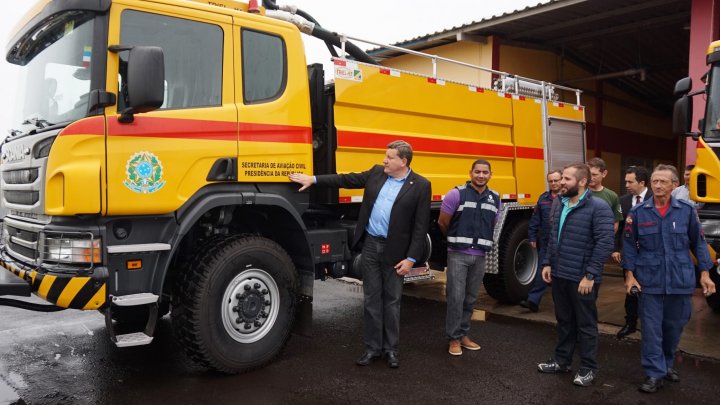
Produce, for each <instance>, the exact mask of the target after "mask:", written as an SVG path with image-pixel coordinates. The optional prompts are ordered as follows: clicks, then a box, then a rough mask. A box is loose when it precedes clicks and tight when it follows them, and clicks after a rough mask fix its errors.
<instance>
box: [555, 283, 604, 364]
mask: <svg viewBox="0 0 720 405" xmlns="http://www.w3.org/2000/svg"><path fill="white" fill-rule="evenodd" d="M578 284H579V283H578V282H575V281H570V280H566V279H562V278H557V277H555V278H553V279H552V296H553V301H555V318H556V319H557V334H558V343H557V346H556V347H555V361H556V362H557V363H558V364H560V365H561V366H569V365H571V364H572V360H573V353H574V352H575V344H576V342H579V343H580V351H579V354H580V367H581V368H586V369H590V370H594V371H595V370H597V369H598V364H597V349H598V328H597V307H596V305H595V301H596V300H597V293H598V288H599V285H598V284H597V283H595V285H594V286H593V290H592V293H590V294H588V295H580V293H578Z"/></svg>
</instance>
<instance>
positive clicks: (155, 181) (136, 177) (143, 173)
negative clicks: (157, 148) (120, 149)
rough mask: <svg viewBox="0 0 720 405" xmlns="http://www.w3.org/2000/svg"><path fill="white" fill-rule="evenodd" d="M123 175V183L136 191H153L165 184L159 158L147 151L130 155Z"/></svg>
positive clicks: (143, 192)
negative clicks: (124, 176)
mask: <svg viewBox="0 0 720 405" xmlns="http://www.w3.org/2000/svg"><path fill="white" fill-rule="evenodd" d="M125 175H126V178H125V181H123V184H124V185H125V187H127V188H129V189H130V190H132V191H134V192H136V193H142V194H149V193H154V192H156V191H158V190H160V189H161V188H162V187H163V186H164V185H165V180H163V179H162V175H163V167H162V163H161V162H160V159H158V158H157V156H155V155H154V154H152V153H150V152H147V151H142V152H137V153H135V154H133V155H132V156H130V159H128V161H127V165H126V166H125Z"/></svg>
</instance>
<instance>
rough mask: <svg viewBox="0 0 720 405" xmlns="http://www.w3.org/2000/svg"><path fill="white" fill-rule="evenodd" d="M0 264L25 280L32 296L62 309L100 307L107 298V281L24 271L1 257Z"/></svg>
mask: <svg viewBox="0 0 720 405" xmlns="http://www.w3.org/2000/svg"><path fill="white" fill-rule="evenodd" d="M0 266H2V267H4V268H6V269H7V270H10V271H11V272H12V273H13V274H15V275H16V276H18V277H20V278H22V279H23V280H25V281H27V282H28V283H29V284H30V285H31V288H32V291H33V293H35V295H37V296H38V297H40V298H42V299H44V300H46V301H48V302H50V303H52V304H55V305H57V306H58V307H61V308H71V309H82V310H91V309H100V308H102V307H103V306H104V305H105V302H106V301H107V283H106V282H105V281H103V280H99V279H96V278H92V277H87V276H71V275H65V274H58V275H52V274H47V273H40V272H38V271H37V270H23V269H21V268H19V267H18V266H16V265H15V264H13V263H8V262H6V261H4V260H0Z"/></svg>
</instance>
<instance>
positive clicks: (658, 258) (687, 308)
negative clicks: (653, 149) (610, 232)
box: [622, 165, 716, 393]
mask: <svg viewBox="0 0 720 405" xmlns="http://www.w3.org/2000/svg"><path fill="white" fill-rule="evenodd" d="M650 183H651V185H652V189H653V196H652V198H651V199H649V200H647V201H644V202H642V203H640V204H638V205H636V206H635V207H633V208H632V209H631V210H630V214H628V216H627V218H626V219H625V227H624V228H623V231H622V232H623V238H624V240H623V242H624V243H623V262H622V267H623V269H625V271H626V275H625V288H626V289H627V291H628V292H630V290H631V289H632V288H633V287H635V288H637V289H638V290H640V292H641V293H642V295H641V296H640V308H639V310H640V311H639V314H640V322H641V323H642V340H641V345H640V359H641V360H640V363H641V365H642V368H643V370H644V371H645V376H646V378H645V381H644V382H643V383H642V384H641V385H640V386H639V387H638V389H639V390H640V391H642V392H646V393H653V392H656V391H657V390H658V389H659V388H661V387H662V386H663V380H668V381H671V382H678V381H680V375H679V374H678V371H677V370H676V369H675V368H674V367H673V364H674V360H675V351H676V350H677V346H678V343H679V342H680V336H681V335H682V331H683V328H684V327H685V324H687V322H688V321H689V320H690V315H691V313H692V303H691V301H690V296H691V295H692V293H693V291H694V290H695V267H694V265H693V261H692V258H691V256H690V253H689V252H690V251H692V253H693V254H694V255H695V257H696V258H697V268H698V270H699V271H700V285H701V287H702V289H703V293H704V294H705V296H708V295H710V294H714V293H715V288H716V287H715V284H714V283H713V282H712V280H711V279H710V273H709V270H710V269H712V267H713V263H712V259H711V258H710V253H709V252H708V247H707V243H706V242H705V236H704V235H703V233H702V229H701V228H700V221H699V219H698V216H697V212H696V211H695V208H694V207H693V206H692V205H691V204H690V203H688V202H687V201H685V200H680V199H677V198H672V197H671V192H672V190H673V188H675V187H677V185H678V183H679V178H678V172H677V169H676V168H675V167H674V166H670V165H658V166H657V167H656V168H655V170H654V171H653V174H652V177H651V178H650Z"/></svg>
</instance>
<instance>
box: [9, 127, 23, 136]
mask: <svg viewBox="0 0 720 405" xmlns="http://www.w3.org/2000/svg"><path fill="white" fill-rule="evenodd" d="M8 132H9V133H10V136H8V138H12V137H14V136H18V135H20V134H22V133H23V132H22V131H21V130H19V129H8Z"/></svg>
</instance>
